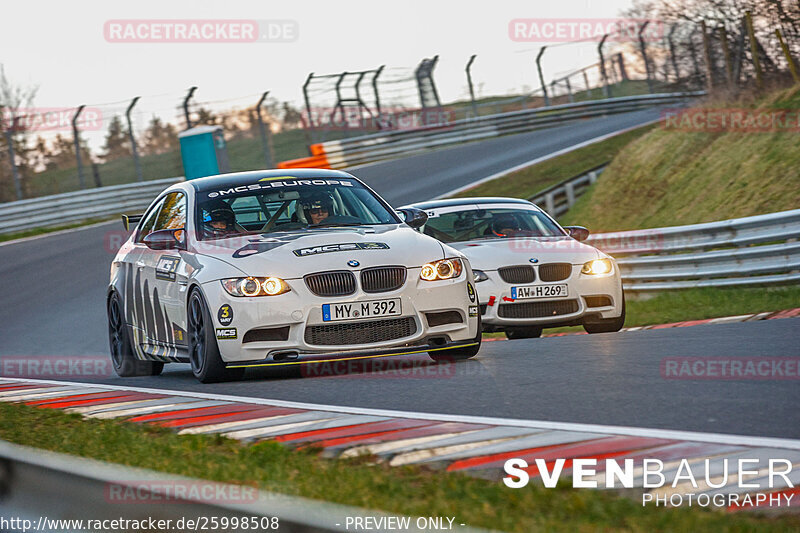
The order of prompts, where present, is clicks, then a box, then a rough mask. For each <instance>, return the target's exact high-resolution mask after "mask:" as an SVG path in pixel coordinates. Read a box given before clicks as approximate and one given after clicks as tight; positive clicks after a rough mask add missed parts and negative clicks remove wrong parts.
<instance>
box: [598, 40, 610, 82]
mask: <svg viewBox="0 0 800 533" xmlns="http://www.w3.org/2000/svg"><path fill="white" fill-rule="evenodd" d="M606 39H608V34H607V33H606V34H605V35H603V38H602V39H600V42H599V43H598V44H597V53H598V54H599V55H600V75H601V77H602V78H603V91H604V92H605V95H606V98H611V87H609V85H608V74H607V73H606V59H605V57H603V45H604V44H606Z"/></svg>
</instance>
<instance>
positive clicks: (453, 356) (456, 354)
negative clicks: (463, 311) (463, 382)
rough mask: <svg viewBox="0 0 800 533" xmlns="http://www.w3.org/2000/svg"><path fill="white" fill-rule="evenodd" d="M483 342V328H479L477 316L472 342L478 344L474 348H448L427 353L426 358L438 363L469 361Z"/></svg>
mask: <svg viewBox="0 0 800 533" xmlns="http://www.w3.org/2000/svg"><path fill="white" fill-rule="evenodd" d="M482 340H483V328H482V327H481V317H480V315H478V335H477V336H476V337H475V338H474V339H473V340H472V342H477V343H478V344H476V345H474V346H464V347H463V348H450V349H449V350H442V351H440V352H428V357H430V358H431V359H433V360H434V361H436V362H439V361H461V360H463V359H471V358H472V357H475V356H476V355H478V352H479V351H480V349H481V341H482Z"/></svg>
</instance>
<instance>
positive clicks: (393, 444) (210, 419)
mask: <svg viewBox="0 0 800 533" xmlns="http://www.w3.org/2000/svg"><path fill="white" fill-rule="evenodd" d="M0 401H3V402H14V403H23V404H26V405H30V406H35V407H38V408H41V409H61V410H64V411H66V412H72V413H79V414H81V415H82V416H83V417H85V418H104V419H124V420H127V421H129V422H133V423H139V424H150V425H154V426H160V427H168V428H173V429H174V430H175V431H177V432H178V433H179V434H188V433H202V434H221V435H223V436H226V437H230V438H234V439H239V440H242V441H246V442H256V441H264V440H272V441H276V442H281V443H283V444H285V445H287V446H292V447H296V448H302V447H314V448H319V449H321V450H322V454H323V455H325V456H328V457H354V456H358V455H361V454H370V455H372V456H373V457H375V459H376V460H377V461H382V462H385V463H387V464H389V465H392V466H400V465H426V466H430V467H433V468H438V469H442V470H447V471H451V472H453V471H457V472H465V473H469V474H473V475H477V476H480V477H487V478H491V479H500V478H501V477H503V475H504V471H503V465H504V463H505V461H506V460H507V459H511V458H520V459H525V460H526V461H528V464H529V465H531V466H529V467H528V469H527V471H528V473H529V474H530V477H531V479H535V478H536V477H537V476H538V475H539V473H538V470H537V468H536V466H534V460H535V459H543V460H545V461H546V464H547V465H548V467H549V468H550V467H552V464H553V463H554V462H555V461H556V460H557V459H565V460H566V463H565V465H564V470H563V472H562V476H563V475H567V476H571V468H572V464H573V461H574V460H576V459H595V460H597V461H598V463H597V467H598V474H597V479H598V480H601V478H603V477H604V472H603V471H602V465H603V464H604V463H603V460H605V459H608V458H613V459H616V460H618V461H622V460H624V459H634V461H635V464H636V465H637V467H638V466H640V465H641V461H642V460H643V459H645V458H648V459H658V460H661V461H662V462H663V465H664V471H663V472H664V474H668V473H670V472H672V473H673V474H674V472H675V471H676V470H678V469H679V464H680V462H681V460H683V459H685V460H687V461H688V464H689V466H690V468H691V469H692V471H693V472H695V471H696V472H695V475H696V476H698V479H699V480H703V479H704V475H703V474H700V473H699V472H700V471H701V469H702V468H703V466H704V465H705V461H706V460H712V461H713V464H715V465H718V466H719V468H718V469H717V471H716V472H715V473H714V474H713V476H715V477H712V479H710V480H709V481H710V482H712V483H714V485H715V486H716V485H719V484H720V479H723V480H724V481H726V482H725V483H723V484H722V486H721V487H719V488H715V489H714V490H713V492H716V493H725V494H728V493H730V494H740V495H741V496H742V497H744V495H745V494H751V495H753V494H756V493H761V494H768V495H772V496H773V498H777V497H781V498H784V500H783V501H784V503H785V502H786V501H787V499H786V498H788V496H790V495H792V494H794V495H795V496H796V497H795V498H791V499H790V505H791V506H792V507H795V508H796V507H798V506H799V505H800V489H798V488H796V485H798V484H800V440H792V439H779V438H769V437H749V436H738V435H725V434H714V433H697V432H687V431H673V430H661V429H646V428H632V427H624V426H601V425H594V424H573V423H563V422H548V421H536V420H517V419H505V418H489V417H478V416H463V415H445V414H429V413H413V412H404V411H389V410H382V409H364V408H355V407H343V406H328V405H319V404H306V403H298V402H288V401H282V400H267V399H262V398H249V397H239V396H227V395H219V394H205V393H196V392H183V391H169V390H160V389H146V388H138V387H127V386H114V385H97V384H85V383H73V382H64V381H49V380H31V379H14V378H5V379H0ZM743 458H747V459H754V460H757V463H754V464H750V465H749V469H751V470H756V471H757V474H756V475H754V476H753V477H752V479H748V483H752V484H755V485H756V486H757V488H741V487H739V484H738V483H737V481H738V478H737V476H736V474H737V472H738V471H737V470H736V469H737V467H738V460H739V459H743ZM724 459H728V461H726V462H724V463H723V460H724ZM770 459H782V460H786V461H789V463H791V465H792V471H791V474H789V480H788V481H789V483H787V481H786V480H785V479H784V478H782V477H781V476H776V477H775V478H774V481H775V484H774V485H773V486H772V487H770V486H769V485H768V483H769V481H770V480H769V479H768V474H769V470H768V463H769V460H770ZM723 468H727V474H728V475H727V476H726V475H725V474H726V472H725V471H723V470H722V469H723ZM723 476H724V477H723ZM668 478H669V476H668ZM725 478H727V479H725ZM634 485H635V487H642V485H643V472H642V470H641V468H637V470H636V475H635V480H634ZM598 486H600V487H602V486H603V483H602V481H601V482H600V483H598ZM703 487H704V486H703V485H702V481H701V486H700V488H699V489H698V488H695V487H693V486H691V485H690V484H689V483H686V482H684V483H681V484H678V485H677V486H676V487H672V485H668V486H664V487H662V488H658V489H653V490H649V489H644V488H642V489H641V490H642V491H649V492H651V493H653V494H654V495H659V496H661V497H663V496H669V495H671V494H689V493H694V494H699V493H701V492H708V487H707V486H705V488H703ZM771 501H776V500H774V499H770V498H767V499H766V500H765V502H763V503H761V504H753V505H752V506H751V507H749V508H761V509H763V508H766V507H769V505H770V503H769V502H771ZM785 507H786V505H783V506H782V508H783V509H785ZM741 508H742V507H741V506H736V507H735V508H734V507H730V508H729V510H739V509H741Z"/></svg>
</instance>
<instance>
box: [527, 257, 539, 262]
mask: <svg viewBox="0 0 800 533" xmlns="http://www.w3.org/2000/svg"><path fill="white" fill-rule="evenodd" d="M528 261H530V262H531V263H538V262H539V260H538V259H536V258H535V257H531V258H530V259H528Z"/></svg>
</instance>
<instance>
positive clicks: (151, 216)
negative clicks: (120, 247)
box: [136, 198, 164, 242]
mask: <svg viewBox="0 0 800 533" xmlns="http://www.w3.org/2000/svg"><path fill="white" fill-rule="evenodd" d="M162 205H164V198H162V199H161V200H159V201H158V202H157V203H156V204H155V205H153V206H152V207H151V208H150V210H149V211H148V212H147V213H146V214H145V216H144V218H143V219H142V223H141V224H139V233H138V234H137V235H136V242H142V239H144V238H145V237H147V236H148V235H150V234H151V233H152V232H153V226H154V225H155V223H156V217H158V213H159V211H161V206H162Z"/></svg>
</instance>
